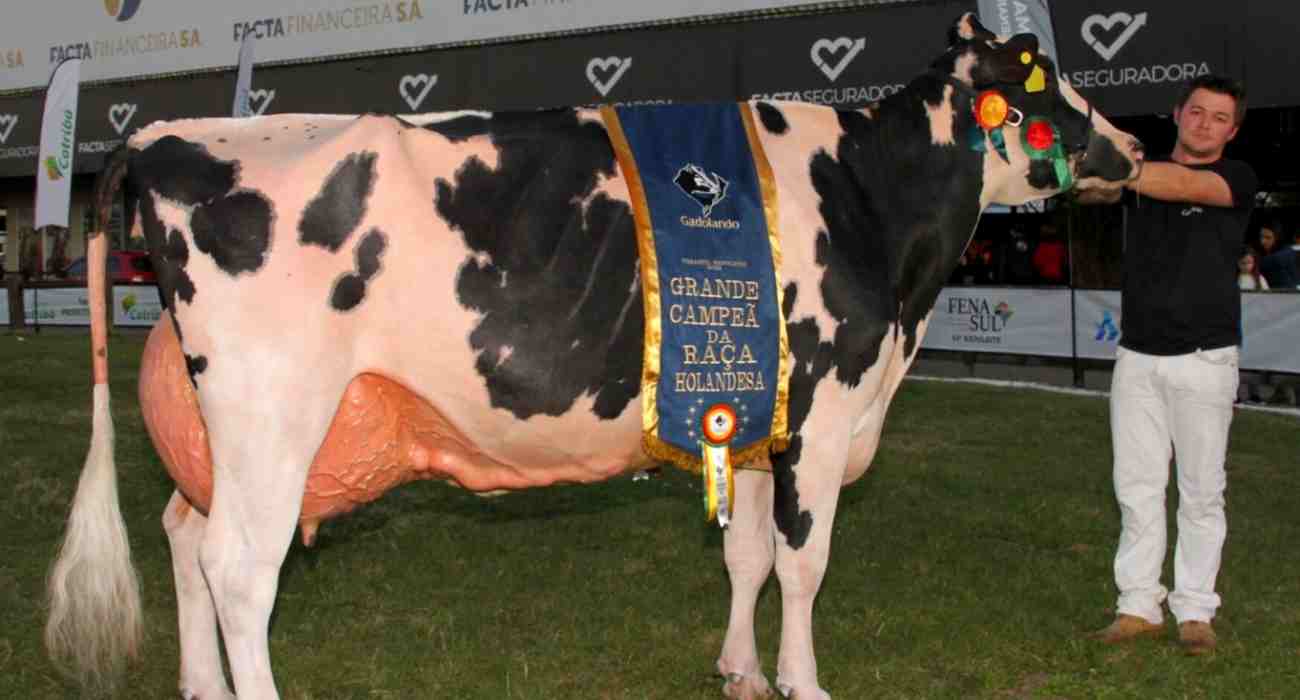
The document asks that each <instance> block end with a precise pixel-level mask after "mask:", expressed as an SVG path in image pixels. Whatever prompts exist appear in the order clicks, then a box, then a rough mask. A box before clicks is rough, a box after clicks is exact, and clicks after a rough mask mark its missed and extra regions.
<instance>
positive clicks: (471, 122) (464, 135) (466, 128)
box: [402, 114, 505, 142]
mask: <svg viewBox="0 0 1300 700" xmlns="http://www.w3.org/2000/svg"><path fill="white" fill-rule="evenodd" d="M503 116H505V115H503ZM402 123H403V124H406V125H407V126H410V127H415V125H414V124H411V123H410V122H407V121H403V122H402ZM492 127H493V119H492V118H491V117H486V116H482V115H477V114H466V115H463V116H459V117H456V118H455V119H448V120H447V121H443V122H436V123H433V124H425V125H423V126H421V127H419V128H421V129H426V130H428V131H432V132H434V133H437V134H442V136H443V137H444V138H446V139H447V140H449V141H453V142H459V141H466V140H468V139H472V138H474V137H475V136H486V135H488V134H489V133H491V132H492Z"/></svg>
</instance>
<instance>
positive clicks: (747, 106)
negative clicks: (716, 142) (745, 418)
mask: <svg viewBox="0 0 1300 700" xmlns="http://www.w3.org/2000/svg"><path fill="white" fill-rule="evenodd" d="M753 110H754V106H753V104H751V103H749V102H741V103H740V118H741V121H743V122H744V123H745V136H747V137H749V152H750V153H751V154H753V157H754V168H755V169H756V170H757V171H758V184H759V187H760V188H762V192H763V215H764V216H765V217H767V240H768V242H769V243H770V244H771V245H772V274H773V275H774V276H775V278H776V279H774V280H773V283H774V284H775V285H776V315H777V316H776V317H777V325H778V326H780V330H781V339H780V341H779V343H780V344H779V345H778V347H777V352H778V353H779V358H780V366H779V367H778V369H777V379H776V405H775V406H773V407H772V432H771V436H772V451H773V452H785V450H786V448H788V447H789V446H790V417H789V414H788V411H787V407H788V406H789V405H790V371H791V364H790V363H791V359H790V338H789V336H788V335H787V334H786V328H785V290H784V289H783V288H782V287H781V262H782V259H781V232H780V221H781V220H780V219H779V218H778V216H777V215H778V211H777V208H776V177H775V176H773V175H772V164H771V163H770V162H768V160H767V151H765V150H763V143H762V142H761V141H759V140H758V129H756V128H755V127H754V111H753ZM736 463H737V464H743V462H740V461H739V460H737V462H736Z"/></svg>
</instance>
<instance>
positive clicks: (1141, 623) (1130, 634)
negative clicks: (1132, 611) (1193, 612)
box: [1091, 613, 1165, 644]
mask: <svg viewBox="0 0 1300 700" xmlns="http://www.w3.org/2000/svg"><path fill="white" fill-rule="evenodd" d="M1164 631H1165V626H1164V625H1156V624H1152V623H1151V622H1149V621H1147V619H1146V618H1143V617H1138V616H1137V615H1125V614H1123V613H1120V614H1119V615H1116V616H1115V621H1114V622H1112V623H1110V624H1109V625H1107V626H1106V627H1104V628H1102V629H1100V630H1097V631H1096V632H1093V633H1092V635H1091V636H1092V638H1093V639H1095V640H1097V641H1099V642H1102V643H1105V644H1119V643H1120V642H1127V641H1129V640H1131V639H1137V638H1139V637H1159V636H1160V635H1161V634H1163V633H1164Z"/></svg>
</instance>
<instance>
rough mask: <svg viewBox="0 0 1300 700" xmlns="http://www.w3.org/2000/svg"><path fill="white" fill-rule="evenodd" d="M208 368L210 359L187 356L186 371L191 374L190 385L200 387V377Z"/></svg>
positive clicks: (200, 356)
mask: <svg viewBox="0 0 1300 700" xmlns="http://www.w3.org/2000/svg"><path fill="white" fill-rule="evenodd" d="M207 368H208V358H206V357H204V356H202V355H199V356H197V357H190V356H189V355H186V356H185V371H186V372H189V375H190V384H193V385H195V386H197V385H198V381H197V380H198V376H199V375H200V374H202V373H203V371H204V370H206V369H207Z"/></svg>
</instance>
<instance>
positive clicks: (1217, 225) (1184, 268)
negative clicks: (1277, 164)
mask: <svg viewBox="0 0 1300 700" xmlns="http://www.w3.org/2000/svg"><path fill="white" fill-rule="evenodd" d="M1165 160H1167V159H1165ZM1186 167H1190V168H1193V169H1195V170H1212V171H1214V172H1216V173H1218V174H1219V176H1220V177H1222V178H1223V180H1224V181H1225V182H1227V183H1228V189H1230V190H1231V191H1232V206H1231V207H1212V206H1209V205H1205V204H1186V203H1181V202H1162V201H1159V200H1156V199H1152V198H1150V197H1145V196H1140V195H1137V194H1136V193H1134V192H1132V191H1126V192H1125V194H1124V206H1125V207H1126V208H1127V210H1128V211H1127V214H1128V235H1127V238H1126V240H1125V245H1124V297H1123V309H1122V317H1121V318H1122V320H1121V323H1122V325H1123V329H1122V330H1123V335H1122V337H1121V339H1120V345H1122V346H1124V347H1126V348H1128V349H1130V350H1136V351H1137V352H1141V353H1146V354H1148V355H1184V354H1187V353H1190V352H1194V351H1196V350H1197V349H1206V350H1208V349H1210V348H1219V347H1224V346H1227V345H1240V344H1241V290H1240V289H1238V287H1237V259H1238V258H1239V257H1241V251H1242V245H1243V243H1244V241H1245V232H1246V226H1247V225H1248V223H1249V222H1250V211H1251V209H1252V207H1253V206H1254V202H1255V190H1256V189H1257V187H1258V181H1257V180H1256V178H1255V171H1254V170H1252V169H1251V167H1250V166H1249V165H1247V164H1246V163H1243V162H1241V161H1237V160H1228V159H1224V158H1221V159H1219V160H1217V161H1215V162H1213V163H1207V164H1203V165H1191V166H1186Z"/></svg>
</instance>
